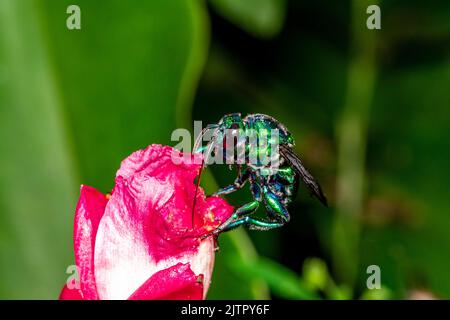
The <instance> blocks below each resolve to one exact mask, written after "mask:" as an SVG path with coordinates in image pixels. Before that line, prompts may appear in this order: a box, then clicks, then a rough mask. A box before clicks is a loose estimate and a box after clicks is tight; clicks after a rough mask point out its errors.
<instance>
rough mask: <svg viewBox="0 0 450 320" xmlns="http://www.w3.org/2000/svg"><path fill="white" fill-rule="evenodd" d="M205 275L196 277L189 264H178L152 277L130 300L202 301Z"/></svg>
mask: <svg viewBox="0 0 450 320" xmlns="http://www.w3.org/2000/svg"><path fill="white" fill-rule="evenodd" d="M202 298H203V275H198V276H197V275H195V273H194V272H193V271H192V270H191V268H190V266H189V264H182V263H178V264H176V265H174V266H172V267H169V268H167V269H164V270H161V271H158V272H157V273H155V274H154V275H152V276H151V277H150V278H149V279H148V280H147V281H146V282H145V283H144V284H143V285H142V286H141V287H140V288H139V289H137V290H136V291H135V292H134V293H133V294H132V295H131V296H130V297H129V300H201V299H202Z"/></svg>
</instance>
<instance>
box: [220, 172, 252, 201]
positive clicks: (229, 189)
mask: <svg viewBox="0 0 450 320" xmlns="http://www.w3.org/2000/svg"><path fill="white" fill-rule="evenodd" d="M249 177H250V171H249V170H248V169H246V170H245V171H244V172H243V173H242V174H239V176H238V177H237V178H236V180H234V183H233V184H231V185H229V186H227V187H224V188H222V189H219V191H217V192H215V193H213V194H212V196H213V197H218V196H222V195H226V194H230V193H232V192H235V191H236V190H239V189H240V188H242V187H243V186H244V184H245V182H246V181H247V180H248V178H249Z"/></svg>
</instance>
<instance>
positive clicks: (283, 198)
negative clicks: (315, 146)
mask: <svg viewBox="0 0 450 320" xmlns="http://www.w3.org/2000/svg"><path fill="white" fill-rule="evenodd" d="M274 129H275V132H277V138H278V139H277V140H278V141H277V146H278V152H279V158H278V159H279V162H278V167H277V169H276V170H273V168H272V165H273V163H270V164H267V163H261V161H260V160H258V159H260V158H259V157H258V155H261V154H266V153H270V152H271V150H270V145H267V147H265V148H262V147H261V146H260V145H259V144H258V146H257V147H256V148H255V147H254V146H253V147H252V145H251V144H249V143H248V142H249V138H248V137H249V136H251V135H252V133H251V132H253V134H254V135H255V134H256V138H257V139H261V137H262V136H263V134H262V133H263V132H265V133H266V136H267V137H268V139H269V140H270V139H271V136H270V132H273V131H274ZM207 132H209V133H210V134H211V136H212V137H211V140H210V141H209V142H208V144H207V145H206V146H202V141H203V137H204V136H205V134H206V133H207ZM227 132H228V133H229V132H231V133H237V135H238V136H237V143H236V144H235V145H233V146H231V148H233V151H234V152H233V153H232V154H233V157H234V154H236V153H239V152H240V153H241V154H240V155H241V156H243V158H241V159H244V161H240V163H239V162H238V163H236V161H235V163H234V165H236V166H237V169H238V176H237V178H236V179H235V181H234V183H233V184H232V185H229V186H227V187H224V188H222V189H220V190H219V191H217V192H216V193H214V194H213V195H214V196H222V195H226V194H230V193H232V192H235V191H237V190H239V189H240V188H242V187H243V186H244V184H245V183H246V182H247V181H248V182H249V183H250V190H251V192H252V195H253V198H254V199H253V201H251V202H249V203H246V204H244V205H242V206H240V207H239V208H237V209H236V210H235V211H234V212H233V214H232V215H231V216H230V218H229V219H228V220H226V221H225V222H224V223H222V224H221V225H220V226H219V227H218V228H217V229H215V230H214V231H213V232H212V233H211V234H208V235H207V236H210V235H214V236H217V235H218V234H219V233H221V232H225V231H228V230H232V229H234V228H236V227H238V226H240V225H245V226H247V227H248V228H249V229H253V230H269V229H273V228H278V227H281V226H283V225H284V224H285V223H287V222H288V221H289V220H290V216H289V212H288V210H287V206H288V205H289V203H291V202H292V200H293V199H294V197H295V196H296V193H297V190H298V185H299V179H301V180H302V181H303V183H304V184H305V185H306V187H308V189H309V190H310V192H311V194H312V195H313V196H315V197H316V198H318V199H319V200H320V201H321V202H322V203H323V204H324V205H325V206H326V205H327V200H326V198H325V195H324V194H323V192H322V190H321V187H320V185H319V184H318V183H317V182H316V181H315V179H314V178H313V176H312V175H311V174H310V173H309V172H308V170H306V169H305V167H304V166H303V164H302V162H301V160H300V159H299V157H298V156H297V155H296V154H295V153H294V151H293V150H292V148H293V146H294V144H295V142H294V138H293V137H292V135H291V134H290V133H289V131H288V130H287V129H286V127H285V126H284V125H283V124H281V123H280V122H278V121H277V120H276V119H274V118H273V117H270V116H267V115H264V114H249V115H247V116H246V117H245V118H242V117H241V114H239V113H232V114H228V115H225V116H224V117H222V119H221V120H220V121H219V122H218V123H217V124H209V125H208V126H206V127H205V128H204V129H203V131H202V133H201V134H200V135H199V136H198V138H197V140H196V143H195V146H194V150H195V151H196V152H203V153H204V155H205V156H204V158H203V163H202V169H203V168H204V167H206V166H207V164H208V161H209V160H210V158H211V157H212V152H213V151H214V152H215V153H216V154H217V153H218V152H222V155H220V156H219V157H223V158H224V160H228V162H227V163H230V162H229V161H230V159H229V154H227V151H226V150H227V148H228V151H229V148H230V146H227V145H226V142H224V141H225V139H226V133H227ZM267 132H269V134H268V135H267ZM242 135H244V136H245V138H242V137H241V136H242ZM242 143H245V144H246V145H245V146H242V145H240V144H242ZM262 149H264V150H262ZM239 150H240V151H239ZM242 150H244V151H243V152H242ZM242 153H244V154H242ZM238 156H239V154H238ZM255 159H257V161H256V162H255ZM201 172H202V171H200V174H199V177H198V180H197V187H198V184H199V183H200V177H201ZM260 203H263V204H264V207H265V209H266V213H267V217H266V218H264V219H260V218H256V217H253V216H252V214H253V213H255V212H256V210H257V209H258V207H259V205H260ZM194 207H195V200H194ZM207 236H206V237H207Z"/></svg>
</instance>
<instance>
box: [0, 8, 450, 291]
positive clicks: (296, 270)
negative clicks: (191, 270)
mask: <svg viewBox="0 0 450 320" xmlns="http://www.w3.org/2000/svg"><path fill="white" fill-rule="evenodd" d="M377 3H378V4H379V5H380V7H381V16H382V29H381V30H368V29H367V28H366V19H367V17H368V15H367V14H366V8H367V6H368V5H371V4H377ZM70 4H77V5H79V7H80V8H81V27H82V28H81V30H68V29H67V28H66V19H67V17H68V14H67V13H66V8H67V7H68V6H69V5H70ZM449 107H450V3H449V2H448V1H426V2H424V1H419V0H415V1H412V0H408V1H407V0H395V1H394V0H392V1H391V0H390V1H375V0H373V1H368V0H367V1H366V0H353V1H332V0H329V1H326V0H319V1H306V0H299V1H295V0H290V1H289V0H244V1H241V0H210V1H196V0H170V1H165V0H161V1H157V0H154V1H146V2H144V1H119V0H109V1H100V0H99V1H92V0H91V1H88V0H77V1H66V0H60V1H51V0H35V1H32V0H0V141H1V143H0V298H3V299H35V298H36V299H54V298H57V297H58V294H59V291H60V289H61V286H62V284H63V283H64V282H65V280H66V278H67V276H68V275H67V274H66V273H65V272H66V268H67V266H69V265H71V264H73V263H74V262H73V260H74V258H73V248H72V224H73V215H74V209H75V205H76V202H77V197H78V190H79V189H78V188H79V185H80V184H81V183H83V184H87V185H91V186H94V187H96V188H98V189H99V190H101V191H103V192H108V191H109V190H110V189H111V188H112V186H113V177H114V175H115V171H116V170H117V168H118V166H119V164H120V161H121V160H122V159H123V158H125V157H126V156H127V155H129V154H130V153H131V152H133V151H135V150H137V149H140V148H144V147H146V146H147V145H149V144H152V143H162V144H169V145H174V144H175V142H171V141H170V134H171V132H172V131H173V130H174V129H175V128H178V127H185V128H188V129H192V120H194V119H195V120H202V121H203V123H204V124H206V123H212V122H217V120H218V119H219V118H220V117H221V116H223V115H224V114H226V113H229V112H241V113H242V114H247V113H256V112H258V113H266V114H270V115H272V116H274V117H276V118H277V119H279V120H280V121H281V122H283V123H284V124H285V125H286V126H287V127H288V128H289V129H290V131H291V132H292V133H293V134H294V136H295V137H296V140H297V146H296V151H297V152H298V153H299V154H300V155H301V156H302V158H303V159H304V162H305V164H306V165H307V166H308V167H309V168H310V171H311V172H313V173H314V175H315V176H316V178H317V179H318V180H319V181H320V182H321V184H322V186H323V189H324V190H325V192H326V194H327V195H328V198H329V202H330V204H331V205H330V208H324V207H322V206H320V204H319V203H318V202H316V201H314V200H313V199H311V198H310V197H309V196H308V192H306V191H305V190H304V189H301V190H300V193H299V196H298V197H297V201H296V202H295V203H294V204H293V205H292V206H291V208H290V212H291V215H292V220H291V222H290V223H289V224H288V225H286V226H285V227H283V228H282V229H279V230H273V231H269V232H247V231H245V230H243V229H238V230H236V231H233V232H230V233H228V234H224V235H223V236H222V237H221V239H220V246H221V250H220V252H219V253H218V254H217V263H216V267H215V270H214V276H213V284H212V286H211V290H210V292H209V296H208V297H209V298H210V299H240V298H246V299H266V298H274V299H351V298H363V299H380V298H381V299H383V298H385V299H395V298H397V299H407V298H414V297H435V298H449V297H450V274H449V272H448V270H449V266H450V233H449V226H450V219H449V212H450V197H449V194H448V189H447V188H448V181H449V179H450V167H449V163H450V152H449V140H448V139H449V138H448V137H449V134H450V112H449ZM206 172H207V174H206V176H205V179H204V180H203V183H202V184H203V186H204V187H205V189H206V190H207V192H209V193H212V192H214V190H216V189H217V188H218V186H219V185H220V186H224V185H226V184H228V183H230V182H231V181H233V179H234V175H235V172H234V171H229V170H228V169H226V168H218V167H214V168H211V169H208V170H207V171H206ZM249 196H250V194H249V191H242V192H240V193H237V194H235V195H233V196H230V197H229V201H230V202H232V203H233V204H240V203H242V202H243V201H245V200H247V199H248V197H249ZM369 265H378V266H380V269H381V282H382V289H380V290H367V287H366V279H367V277H368V276H369V275H368V274H367V273H366V269H367V267H368V266H369Z"/></svg>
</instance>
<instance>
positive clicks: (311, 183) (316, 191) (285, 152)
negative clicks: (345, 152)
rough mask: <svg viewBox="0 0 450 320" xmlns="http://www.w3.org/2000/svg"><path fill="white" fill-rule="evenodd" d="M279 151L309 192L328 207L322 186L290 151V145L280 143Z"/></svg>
mask: <svg viewBox="0 0 450 320" xmlns="http://www.w3.org/2000/svg"><path fill="white" fill-rule="evenodd" d="M280 153H281V156H282V157H283V158H284V159H286V160H287V161H288V162H289V163H290V164H291V165H292V166H293V167H294V169H295V171H297V173H298V174H299V175H300V177H301V178H302V180H303V182H304V183H305V185H306V186H307V187H308V189H309V191H310V192H311V194H312V195H313V196H315V197H316V198H317V199H319V201H320V202H322V203H323V204H324V205H325V206H327V207H328V204H327V198H326V197H325V195H324V194H323V192H322V188H321V187H320V185H319V184H318V183H317V181H316V180H315V179H314V177H313V176H312V175H311V174H310V173H309V172H308V170H306V168H305V167H304V166H303V163H302V161H301V160H300V159H299V157H298V156H297V155H296V154H295V153H294V151H292V149H291V148H290V147H288V146H286V145H283V144H282V145H280Z"/></svg>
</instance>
